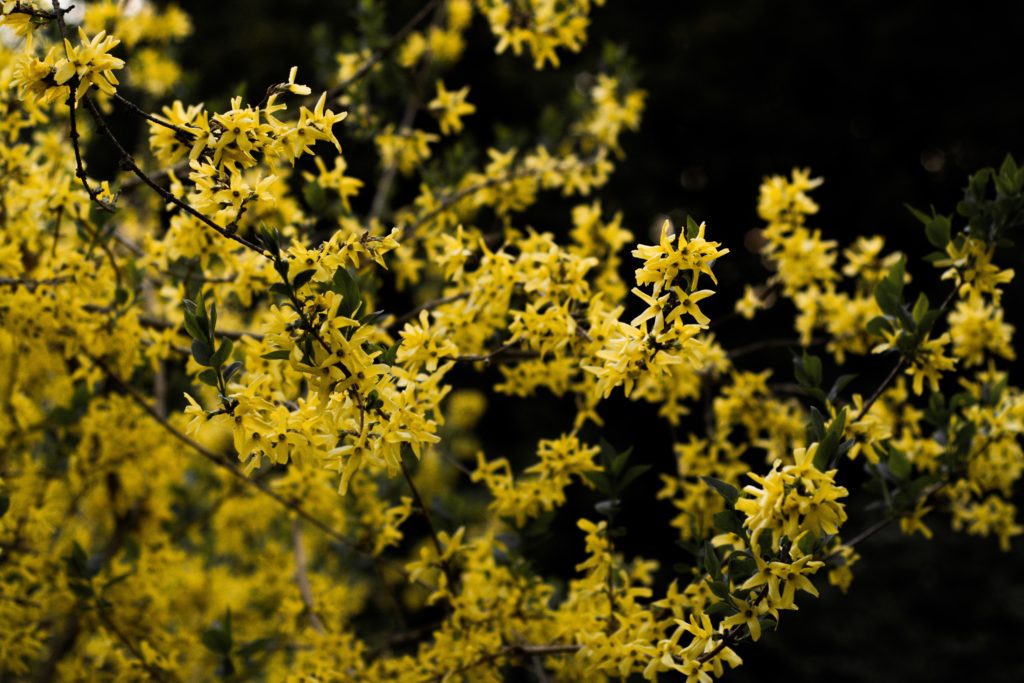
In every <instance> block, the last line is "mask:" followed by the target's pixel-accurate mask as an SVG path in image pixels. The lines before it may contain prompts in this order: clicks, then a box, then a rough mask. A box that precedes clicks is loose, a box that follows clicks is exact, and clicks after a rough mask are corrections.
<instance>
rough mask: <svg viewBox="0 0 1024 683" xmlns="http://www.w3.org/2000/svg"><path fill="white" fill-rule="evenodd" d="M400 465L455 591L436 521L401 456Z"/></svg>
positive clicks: (443, 568) (443, 569) (450, 585)
mask: <svg viewBox="0 0 1024 683" xmlns="http://www.w3.org/2000/svg"><path fill="white" fill-rule="evenodd" d="M398 464H399V465H400V466H401V467H402V475H403V476H404V477H405V481H406V483H408V484H409V490H410V491H412V496H413V498H414V499H415V501H416V505H417V506H419V508H420V511H421V512H422V513H423V519H425V520H426V522H427V528H428V529H429V530H430V537H431V539H433V541H434V548H436V549H437V561H438V563H439V564H440V565H441V571H443V572H444V575H445V578H446V579H448V590H449V591H454V590H455V575H454V574H453V573H452V568H451V566H450V565H449V564H448V561H447V560H445V559H443V558H444V547H443V546H442V545H441V538H440V537H439V536H438V535H437V527H435V526H434V519H433V518H432V517H431V516H430V510H428V509H427V506H426V505H425V504H424V503H423V498H422V497H421V496H420V492H419V489H417V488H416V484H415V483H414V482H413V480H412V476H411V475H410V474H409V470H408V468H406V466H405V460H404V459H403V458H402V456H401V455H399V457H398Z"/></svg>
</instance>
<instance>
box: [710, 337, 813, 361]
mask: <svg viewBox="0 0 1024 683" xmlns="http://www.w3.org/2000/svg"><path fill="white" fill-rule="evenodd" d="M824 343H825V339H824V338H823V337H812V338H811V340H810V341H809V342H808V343H806V344H804V343H803V341H801V340H800V339H762V340H760V341H756V342H751V343H750V344H746V345H745V346H738V347H736V348H735V349H732V350H731V351H729V352H728V353H727V354H726V355H727V356H728V357H729V359H730V360H733V359H736V358H739V357H740V356H746V355H747V354H750V353H756V352H758V351H763V350H765V349H786V348H790V347H794V346H803V347H810V346H817V345H818V344H824Z"/></svg>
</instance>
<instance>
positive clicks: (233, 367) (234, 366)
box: [224, 360, 242, 383]
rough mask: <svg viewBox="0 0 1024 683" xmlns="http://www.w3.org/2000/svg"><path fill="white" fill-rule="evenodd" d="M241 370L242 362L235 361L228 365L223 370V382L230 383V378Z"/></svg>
mask: <svg viewBox="0 0 1024 683" xmlns="http://www.w3.org/2000/svg"><path fill="white" fill-rule="evenodd" d="M241 369H242V361H240V360H236V361H235V362H233V363H230V364H229V365H228V366H227V367H226V368H224V382H225V383H227V382H230V381H231V378H232V377H234V376H235V373H237V372H239V371H240V370H241Z"/></svg>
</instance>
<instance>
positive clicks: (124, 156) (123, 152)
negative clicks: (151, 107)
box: [82, 96, 265, 256]
mask: <svg viewBox="0 0 1024 683" xmlns="http://www.w3.org/2000/svg"><path fill="white" fill-rule="evenodd" d="M82 100H83V101H84V102H85V105H86V108H87V109H88V110H89V113H90V114H91V115H92V118H93V120H94V121H95V122H96V126H97V128H98V129H99V132H100V134H102V135H103V137H105V138H107V140H109V141H110V143H111V144H113V145H114V147H115V148H116V149H117V151H118V154H119V155H120V157H121V164H122V166H123V167H124V168H126V169H127V170H129V171H131V172H132V173H134V174H135V176H136V177H137V178H138V179H139V180H141V181H142V183H143V184H145V185H148V186H149V187H150V188H151V189H152V190H153V191H154V192H156V193H157V194H158V195H160V197H161V198H162V199H163V200H164V201H166V202H168V203H170V204H173V205H175V206H177V207H178V208H179V209H181V210H182V211H184V212H185V213H187V214H188V215H190V216H192V217H193V218H195V219H197V220H198V221H200V222H201V223H203V224H204V225H206V226H207V227H209V228H210V229H212V230H213V231H214V232H216V233H217V234H219V235H220V236H221V237H224V238H226V239H229V240H232V241H234V242H237V243H238V244H240V245H242V246H243V247H245V248H246V249H250V250H252V251H254V252H256V253H257V254H261V255H264V256H265V253H264V251H263V249H262V248H261V247H259V246H258V245H256V244H255V243H253V242H250V241H249V240H248V239H246V238H245V237H242V236H241V235H239V234H237V233H235V232H234V231H232V230H229V229H227V228H225V227H223V226H221V225H220V224H218V223H216V222H215V221H214V220H213V219H211V218H210V217H209V216H207V215H205V214H203V213H201V212H199V211H197V210H196V209H195V208H194V207H193V206H192V205H191V204H189V203H188V202H185V201H183V200H181V199H178V198H177V197H175V196H174V195H173V194H171V192H170V191H169V190H167V189H166V188H165V187H162V186H161V185H160V184H158V183H157V182H156V181H155V180H153V179H152V178H150V177H149V176H148V175H147V174H146V172H145V171H143V170H142V169H141V168H139V165H138V164H137V163H136V162H135V159H134V158H133V157H132V155H131V154H130V153H129V152H128V150H127V149H125V148H124V145H122V144H121V141H120V140H118V139H117V136H115V135H114V133H113V132H112V131H111V130H110V127H109V126H108V125H107V122H106V119H104V118H103V114H101V113H100V111H99V109H97V108H96V105H95V103H93V101H92V99H90V98H89V97H88V96H86V97H84V98H82Z"/></svg>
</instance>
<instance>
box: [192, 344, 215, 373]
mask: <svg viewBox="0 0 1024 683" xmlns="http://www.w3.org/2000/svg"><path fill="white" fill-rule="evenodd" d="M211 356H213V349H211V348H210V345H209V344H208V343H207V342H206V341H204V340H202V339H193V340H192V357H193V358H195V359H196V362H197V363H199V364H200V365H205V366H207V367H209V366H210V358H211Z"/></svg>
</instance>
